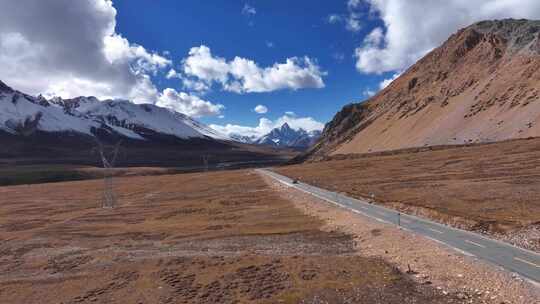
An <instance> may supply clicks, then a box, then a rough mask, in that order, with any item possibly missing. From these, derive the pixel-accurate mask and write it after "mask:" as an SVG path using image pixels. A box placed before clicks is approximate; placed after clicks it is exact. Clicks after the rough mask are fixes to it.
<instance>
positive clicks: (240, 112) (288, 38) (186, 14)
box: [115, 0, 387, 126]
mask: <svg viewBox="0 0 540 304" xmlns="http://www.w3.org/2000/svg"><path fill="white" fill-rule="evenodd" d="M148 3H149V2H148V1H146V0H129V1H127V0H117V1H116V2H115V7H116V8H117V10H118V15H117V22H118V23H117V31H118V32H120V33H121V34H122V35H123V36H125V37H126V38H128V39H129V41H130V42H132V43H137V44H141V45H144V46H145V48H147V49H152V50H167V51H168V52H170V57H171V58H172V59H173V61H174V62H176V63H177V64H179V62H180V61H181V60H182V58H184V57H186V56H187V55H188V51H189V49H190V48H191V47H194V46H200V45H205V46H208V47H209V48H210V49H211V50H212V53H213V54H215V55H217V56H220V57H224V58H225V59H228V60H231V59H233V58H234V57H235V56H239V57H244V58H249V59H251V60H253V61H255V62H257V63H258V64H259V65H260V66H271V65H273V64H274V63H276V62H284V61H285V60H286V59H287V58H289V57H294V56H299V57H303V56H308V57H310V58H313V59H316V60H317V64H318V65H319V66H320V68H321V69H322V70H323V71H324V72H326V73H327V74H326V76H323V81H324V84H325V87H324V88H307V89H298V90H291V89H282V90H276V91H273V92H265V93H244V94H237V93H233V92H226V91H224V90H221V89H219V88H214V89H213V90H212V91H210V92H208V93H207V94H205V95H204V99H205V100H209V101H212V102H215V103H221V104H223V105H224V106H225V107H226V109H225V110H224V111H223V115H224V118H218V117H215V116H214V117H202V118H201V120H202V121H203V122H205V123H209V124H224V123H231V124H238V125H250V126H255V125H257V124H258V123H259V119H260V118H261V117H263V116H264V117H268V118H269V119H271V120H274V119H277V118H278V117H280V116H282V115H283V114H284V113H285V112H286V111H292V112H294V113H296V114H297V115H298V116H310V117H313V118H314V119H315V120H317V121H321V122H326V121H328V120H330V119H331V118H332V117H333V115H334V114H335V112H336V111H338V110H339V109H340V108H341V107H342V106H343V105H345V104H347V103H350V102H352V101H360V100H363V99H364V98H365V95H364V94H363V92H364V91H365V90H366V89H371V90H375V89H376V88H377V87H378V84H379V82H380V81H381V80H382V79H384V77H387V74H382V75H366V74H362V73H360V72H359V71H358V70H357V69H356V68H355V58H353V54H354V49H355V48H356V47H357V46H358V44H359V43H360V42H361V41H362V40H363V37H364V36H365V35H366V34H367V33H369V32H370V31H371V29H372V28H373V27H375V26H378V25H379V24H380V21H378V20H377V19H376V18H368V17H367V14H366V16H365V18H363V20H362V29H361V30H360V31H359V32H351V31H349V30H347V29H346V28H345V26H344V25H342V24H330V23H329V22H328V16H329V15H330V14H342V15H346V14H347V5H346V2H345V1H323V0H319V1H287V2H285V1H252V2H245V1H226V0H218V1H172V0H166V1H159V5H157V4H156V5H148ZM246 4H247V5H249V6H251V7H253V8H254V9H255V10H256V13H255V14H248V15H246V14H243V13H242V10H243V8H244V6H245V5H246ZM306 7H309V9H306ZM157 85H158V86H159V87H161V88H162V89H163V88H165V87H173V88H174V87H179V86H180V81H179V80H178V79H172V80H167V79H165V78H164V77H161V78H160V79H159V80H158V81H157ZM258 104H262V105H265V106H266V107H267V108H268V109H269V111H268V113H266V114H264V115H261V114H257V113H255V112H254V111H253V109H254V107H255V106H256V105H258Z"/></svg>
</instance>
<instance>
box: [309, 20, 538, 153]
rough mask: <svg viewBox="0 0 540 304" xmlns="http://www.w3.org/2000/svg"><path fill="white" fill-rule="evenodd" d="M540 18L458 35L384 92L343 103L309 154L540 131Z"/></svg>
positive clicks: (493, 23)
mask: <svg viewBox="0 0 540 304" xmlns="http://www.w3.org/2000/svg"><path fill="white" fill-rule="evenodd" d="M539 32H540V21H528V20H512V19H507V20H500V21H499V20H497V21H483V22H479V23H476V24H473V25H471V26H469V27H467V28H465V29H462V30H460V31H458V32H457V33H455V34H453V35H452V36H451V37H450V38H449V39H448V40H447V41H446V42H445V43H444V44H443V45H442V46H440V47H439V48H436V49H435V50H433V51H432V52H430V53H429V54H428V55H426V56H425V57H424V58H422V59H421V60H419V61H418V62H417V63H416V64H415V65H413V66H412V67H411V68H410V69H408V70H407V71H406V72H404V73H403V74H402V75H401V76H400V77H399V78H398V79H396V80H395V81H394V82H393V83H392V84H391V85H389V86H388V87H387V88H386V89H384V90H382V91H381V92H379V93H378V94H377V95H375V96H373V97H372V98H371V99H369V100H367V101H366V102H364V103H361V104H352V105H348V106H346V107H344V108H343V109H342V111H340V112H339V113H337V114H336V116H335V117H334V119H333V120H332V121H331V122H330V123H329V124H327V126H326V128H325V130H324V132H323V137H322V139H321V140H320V141H319V143H318V144H317V145H316V146H315V147H314V148H313V149H312V150H311V151H310V156H312V157H313V158H317V156H323V155H328V154H346V153H366V152H375V151H384V150H393V149H401V148H409V147H419V146H432V145H446V144H463V143H476V142H493V141H500V140H505V139H512V138H526V137H532V136H539V135H540V103H539V102H538V99H539V89H540V71H539V68H540V56H539V55H540V40H539Z"/></svg>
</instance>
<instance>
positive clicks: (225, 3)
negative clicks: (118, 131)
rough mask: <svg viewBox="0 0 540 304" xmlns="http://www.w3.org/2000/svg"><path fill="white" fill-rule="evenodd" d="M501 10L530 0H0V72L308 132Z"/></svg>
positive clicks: (223, 121)
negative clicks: (447, 41) (0, 5)
mask: <svg viewBox="0 0 540 304" xmlns="http://www.w3.org/2000/svg"><path fill="white" fill-rule="evenodd" d="M502 18H528V19H540V1H538V0H476V1H463V0H446V1H433V0H407V1H404V0H335V1H330V0H309V1H308V0H294V1H282V0H250V1H245V0H205V1H202V0H182V1H177V0H159V1H149V0H77V1H73V0H47V1H43V0H18V1H3V2H2V10H0V66H1V67H2V69H0V80H2V81H3V82H6V83H7V84H8V85H10V86H12V87H14V88H15V89H18V90H20V91H23V92H26V93H29V94H34V95H37V94H43V95H44V96H46V97H53V96H61V97H64V98H70V97H77V96H81V95H84V96H96V97H98V98H100V99H102V100H104V99H127V100H130V101H132V102H134V103H153V104H156V105H158V106H163V107H167V108H170V109H172V110H175V111H179V112H182V113H185V114H187V115H190V116H193V117H195V118H197V119H199V120H201V121H203V122H205V123H207V124H209V125H210V126H212V127H214V128H215V129H216V130H218V131H221V132H223V133H226V134H230V133H238V134H240V135H263V134H264V133H266V132H268V131H270V130H271V129H272V128H273V127H278V126H280V125H281V124H282V123H284V122H288V123H289V124H290V125H291V126H292V127H293V128H304V129H307V130H312V129H315V128H322V127H323V123H326V122H327V121H329V120H330V119H331V118H332V117H333V115H334V114H335V113H336V112H337V111H338V110H339V109H340V108H341V107H342V106H343V105H345V104H347V103H350V102H360V101H362V100H365V99H366V98H367V97H369V96H370V95H372V94H375V93H376V92H377V91H379V90H380V89H381V88H383V87H384V86H385V85H388V84H389V83H390V82H391V81H392V79H395V77H398V76H399V75H400V73H402V72H403V71H405V70H406V69H407V68H408V67H410V66H411V65H412V64H414V62H416V61H417V60H418V59H420V58H421V57H422V56H424V55H425V54H426V53H428V52H429V51H430V50H432V49H433V48H435V47H437V46H439V45H440V44H441V43H443V42H444V41H445V40H446V39H447V38H448V37H449V36H450V35H451V34H453V33H455V32H456V31H457V30H459V29H460V28H463V27H465V26H468V25H470V24H472V23H474V22H477V21H481V20H485V19H502ZM257 105H264V106H265V107H266V108H267V109H268V112H266V113H263V112H264V111H259V112H260V113H257V112H256V111H255V110H254V109H255V107H256V106H257ZM260 109H263V107H259V110H260ZM286 112H289V114H285V113H286ZM292 113H294V114H292Z"/></svg>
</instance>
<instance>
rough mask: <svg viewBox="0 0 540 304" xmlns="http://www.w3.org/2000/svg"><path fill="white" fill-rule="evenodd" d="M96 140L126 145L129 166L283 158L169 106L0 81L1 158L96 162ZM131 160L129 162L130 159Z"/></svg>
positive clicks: (126, 159) (126, 158)
mask: <svg viewBox="0 0 540 304" xmlns="http://www.w3.org/2000/svg"><path fill="white" fill-rule="evenodd" d="M97 141H100V142H103V143H105V144H113V143H116V142H119V141H122V142H123V146H125V147H126V148H128V147H129V154H130V157H125V159H124V161H126V162H129V163H130V164H132V163H133V164H138V165H140V164H147V165H153V164H162V163H167V165H170V164H173V165H179V166H180V165H187V164H194V163H199V162H201V160H200V159H201V155H213V158H214V161H215V162H218V161H219V162H222V161H241V160H245V159H249V160H253V159H261V160H264V159H267V158H275V157H277V158H281V157H282V155H279V154H280V153H276V151H271V150H268V149H267V150H265V149H261V148H257V147H254V146H250V145H245V144H241V143H237V142H235V141H234V140H232V139H231V138H229V137H227V136H226V135H223V134H219V133H218V132H216V131H215V130H213V129H211V128H209V127H207V126H206V125H204V124H202V123H200V122H197V121H196V120H194V119H192V118H190V117H188V116H186V115H184V114H181V113H178V112H175V111H173V110H170V109H166V108H162V107H158V106H155V105H152V104H134V103H132V102H130V101H127V100H104V101H100V100H98V99H97V98H95V97H77V98H73V99H62V98H58V97H56V98H52V99H46V98H44V97H43V96H38V97H34V96H30V95H28V94H25V93H22V92H19V91H17V90H14V89H12V88H10V87H9V86H7V85H6V84H5V83H3V82H1V81H0V142H2V143H10V144H9V145H2V147H0V161H2V159H9V160H12V159H25V160H28V159H35V158H42V159H43V160H46V161H49V160H50V161H52V162H63V161H64V160H66V159H76V160H77V161H76V162H91V163H94V162H95V157H93V156H91V155H89V151H90V150H92V147H94V146H95V145H96V143H97ZM128 158H129V160H128Z"/></svg>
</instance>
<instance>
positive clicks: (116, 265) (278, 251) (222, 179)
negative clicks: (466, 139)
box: [0, 170, 534, 304]
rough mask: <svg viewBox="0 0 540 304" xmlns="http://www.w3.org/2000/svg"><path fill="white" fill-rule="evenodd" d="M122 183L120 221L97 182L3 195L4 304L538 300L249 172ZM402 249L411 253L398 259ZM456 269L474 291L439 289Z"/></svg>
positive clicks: (16, 189) (519, 286) (505, 277)
mask: <svg viewBox="0 0 540 304" xmlns="http://www.w3.org/2000/svg"><path fill="white" fill-rule="evenodd" d="M114 183H115V191H116V193H117V196H118V206H117V207H116V208H114V209H102V208H101V202H100V199H101V191H102V185H103V181H101V180H88V181H76V182H62V183H51V184H36V185H21V186H10V187H0V241H1V243H0V299H2V301H1V302H2V303H399V304H406V303H426V304H427V303H500V302H501V301H508V302H512V303H532V302H531V301H533V300H531V299H534V295H533V294H532V292H533V289H530V286H528V285H527V284H526V283H525V282H522V281H520V280H515V279H512V278H511V277H510V275H509V274H505V273H500V272H499V271H497V270H495V269H491V268H489V267H487V266H482V265H478V267H479V268H478V269H480V270H473V268H474V267H476V266H475V265H474V263H471V262H470V261H467V260H465V259H464V258H462V257H460V258H456V255H455V254H454V253H450V252H446V251H440V250H439V249H435V248H436V245H435V244H434V243H433V242H429V241H426V240H423V243H422V244H423V246H422V250H424V251H425V252H427V250H429V249H430V248H434V250H439V251H434V252H435V253H436V255H434V257H436V258H439V259H443V258H446V260H439V262H440V261H443V262H444V263H445V264H446V265H444V266H440V265H437V264H436V263H434V261H435V260H434V259H433V258H432V259H427V253H424V255H415V254H417V253H418V251H414V244H419V243H416V242H415V243H414V244H413V243H411V240H413V239H412V238H411V236H407V235H405V234H403V232H400V233H402V234H396V232H395V231H392V230H391V229H389V228H385V227H378V226H376V225H374V224H373V223H369V222H366V221H365V220H363V219H361V218H359V217H358V216H354V215H352V214H348V216H350V218H346V221H348V222H343V216H345V215H344V214H342V215H341V222H340V219H339V218H338V217H337V215H339V214H338V213H336V212H341V211H337V209H335V208H329V207H328V206H323V205H320V204H321V203H320V202H316V201H312V200H310V199H308V198H306V197H302V196H301V195H300V194H298V193H293V192H291V190H288V189H283V188H280V187H279V186H278V185H276V184H275V183H273V182H272V181H269V180H268V179H266V178H264V177H262V176H260V175H258V174H257V173H255V172H254V171H252V170H237V171H223V172H210V173H192V174H180V175H161V176H151V177H130V178H126V177H122V178H116V179H115V180H114ZM325 208H326V209H325ZM353 217H354V218H353ZM353 228H354V229H353ZM355 229H356V230H355ZM396 238H397V239H401V240H402V243H401V244H396V240H397V239H396ZM407 238H409V240H407ZM383 240H385V241H383ZM414 240H415V241H421V240H417V239H416V238H415V239H414ZM379 241H382V242H379ZM385 242H386V243H385ZM397 243H399V241H398V242H397ZM391 244H393V245H391ZM398 245H400V246H401V245H402V246H409V247H411V248H409V249H410V250H412V251H410V252H409V253H407V254H406V255H401V254H399V252H400V250H398V248H399V247H396V246H398ZM399 259H401V260H399ZM419 259H421V260H419ZM405 263H407V264H410V265H411V266H412V269H413V270H412V271H411V272H409V273H406V272H405V271H406V269H404V268H403V265H404V264H405ZM452 263H454V264H452ZM449 265H456V267H455V268H456V270H461V269H463V271H464V272H465V271H468V272H467V273H466V277H465V279H464V280H465V281H463V282H465V283H464V284H467V285H468V286H467V287H468V288H467V289H459V290H458V289H456V288H455V286H454V287H451V286H444V285H436V284H439V282H442V281H444V276H441V275H440V273H441V271H444V269H446V268H447V267H450V266H449ZM460 265H461V266H460ZM458 266H459V267H458ZM439 267H440V268H441V269H440V270H439V272H437V271H436V269H435V268H439ZM443 267H444V268H443ZM460 267H461V268H460ZM469 268H471V269H469ZM466 269H469V270H466ZM419 270H421V271H422V277H418V273H417V271H419ZM432 271H433V273H434V274H433V279H432V281H433V282H431V281H430V280H429V279H428V278H429V276H430V275H432V274H431V272H432ZM437 273H439V274H437ZM482 275H487V276H489V277H490V278H491V279H493V280H492V281H493V282H494V284H499V285H498V288H497V289H498V293H497V294H494V295H492V296H489V297H486V296H485V295H486V293H485V292H486V291H489V290H493V289H495V288H494V286H496V285H490V286H488V287H486V286H484V285H482V284H481V283H482V282H483V281H485V280H484V277H483V276H482ZM426 276H427V277H426ZM419 278H420V279H419ZM448 281H449V282H450V279H448ZM460 284H461V282H460ZM441 286H443V287H441ZM452 286H453V285H452ZM452 288H453V289H452ZM488 288H489V289H488ZM493 292H494V291H493ZM493 296H495V298H493V299H492V297H493Z"/></svg>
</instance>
